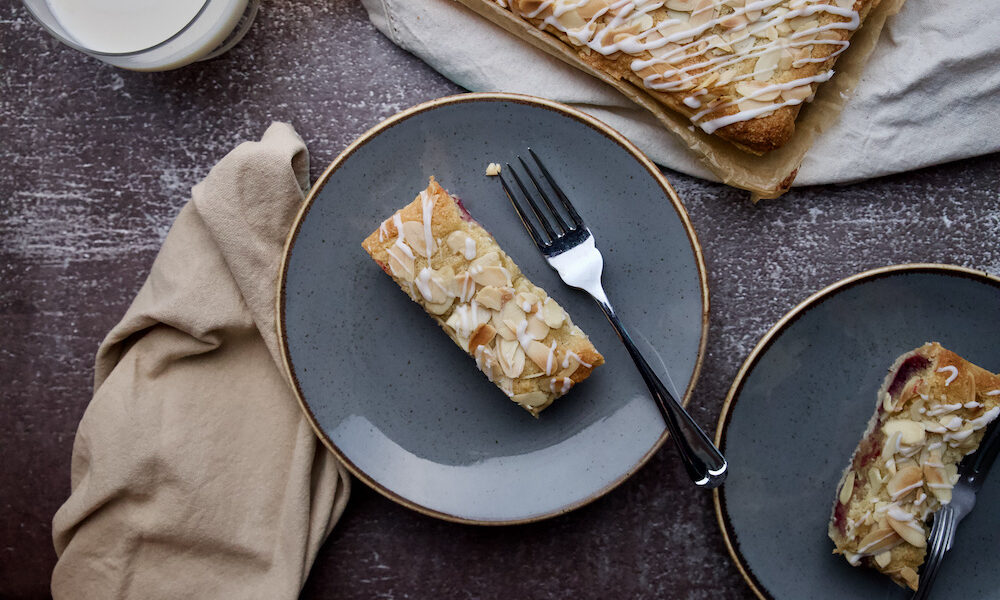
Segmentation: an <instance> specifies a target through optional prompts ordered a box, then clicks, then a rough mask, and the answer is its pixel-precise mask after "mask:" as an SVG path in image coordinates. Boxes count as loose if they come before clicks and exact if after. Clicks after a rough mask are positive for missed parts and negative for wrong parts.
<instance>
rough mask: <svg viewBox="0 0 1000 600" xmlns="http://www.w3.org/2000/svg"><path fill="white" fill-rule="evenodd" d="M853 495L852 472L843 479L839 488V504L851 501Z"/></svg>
mask: <svg viewBox="0 0 1000 600" xmlns="http://www.w3.org/2000/svg"><path fill="white" fill-rule="evenodd" d="M853 493H854V471H851V472H850V473H848V474H847V477H845V478H844V485H843V487H841V488H840V497H839V500H840V503H841V504H847V503H848V502H849V501H850V500H851V494H853Z"/></svg>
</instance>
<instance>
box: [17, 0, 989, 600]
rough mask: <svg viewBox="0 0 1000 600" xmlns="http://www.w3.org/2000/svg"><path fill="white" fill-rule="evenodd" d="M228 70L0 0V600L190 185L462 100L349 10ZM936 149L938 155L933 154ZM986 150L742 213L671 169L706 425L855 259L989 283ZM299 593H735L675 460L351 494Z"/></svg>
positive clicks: (271, 8) (236, 57) (25, 581)
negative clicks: (284, 146) (187, 63)
mask: <svg viewBox="0 0 1000 600" xmlns="http://www.w3.org/2000/svg"><path fill="white" fill-rule="evenodd" d="M258 18H259V22H258V23H256V24H255V25H254V27H253V29H252V30H251V32H250V34H249V36H248V37H247V38H246V40H244V42H243V43H242V44H241V45H239V46H238V47H237V48H236V49H235V50H234V51H233V52H231V53H230V54H228V55H227V56H225V57H223V58H222V59H220V60H217V61H214V62H211V63H207V64H202V65H195V66H191V67H186V68H184V69H181V70H179V71H176V72H169V73H159V74H141V73H129V72H124V71H119V70H117V69H114V68H112V67H108V66H104V65H102V64H101V63H98V62H96V61H94V60H92V59H89V58H87V57H85V56H83V55H81V54H78V53H76V52H73V51H71V50H68V49H66V48H64V47H62V46H60V45H58V44H57V43H56V42H54V41H53V40H51V39H49V38H48V37H47V36H46V35H45V34H44V33H42V31H41V29H40V28H39V27H38V26H37V25H35V24H34V23H33V22H32V21H31V20H30V19H29V17H28V16H27V14H26V12H25V11H24V9H23V8H21V6H20V4H19V3H17V2H15V1H13V0H2V2H0V282H2V284H0V314H2V321H0V374H2V377H3V387H2V388H0V597H2V598H39V597H45V596H46V595H47V590H48V577H49V573H50V572H51V569H52V565H53V564H54V562H55V554H54V552H53V550H52V544H51V541H50V535H51V518H52V515H53V513H54V512H55V510H56V509H57V508H58V506H59V505H60V503H61V502H62V501H63V500H64V499H65V497H66V496H67V494H68V492H69V458H70V451H71V447H72V441H73V432H74V431H75V428H76V424H77V422H78V421H79V419H80V416H81V415H82V414H83V410H84V408H85V406H86V404H87V401H88V399H89V396H90V383H91V362H92V358H93V354H94V351H95V350H96V348H97V345H98V343H99V342H100V340H101V337H102V336H103V335H104V333H105V332H106V331H108V330H109V329H110V328H111V326H112V325H113V324H114V323H115V322H116V320H117V319H118V318H119V316H120V315H121V314H122V313H123V312H124V310H125V308H126V307H127V306H128V304H129V302H130V300H131V298H132V296H133V295H134V294H135V292H136V291H137V290H138V289H139V286H140V284H141V283H142V281H143V279H144V277H145V274H146V271H147V269H148V268H149V266H150V264H151V263H152V260H153V257H154V256H155V254H156V251H157V248H158V247H159V244H160V242H161V241H162V239H163V237H164V236H165V235H166V231H167V229H168V227H169V226H170V223H171V221H172V219H173V217H174V215H175V214H176V213H177V211H178V209H179V208H180V206H181V205H182V204H183V203H184V202H185V201H186V199H187V195H188V190H189V188H190V187H191V186H192V185H193V184H195V183H196V182H197V181H198V180H199V179H200V178H201V177H202V176H204V175H205V173H206V172H207V170H208V168H209V167H210V166H211V164H212V163H213V162H214V161H216V160H217V159H219V158H220V157H221V156H222V155H224V154H225V153H226V152H227V151H228V150H229V149H230V148H231V147H232V146H233V145H235V144H236V143H237V142H239V141H241V140H244V139H250V138H256V137H258V136H259V135H260V134H261V133H262V132H263V131H264V129H265V127H266V125H267V124H268V123H269V122H270V121H271V120H275V119H277V120H286V121H289V122H291V123H292V124H294V125H295V127H296V128H297V129H298V131H299V132H300V133H301V134H302V136H303V137H304V138H305V140H306V141H307V143H308V145H309V147H310V150H311V152H312V173H313V177H315V176H317V175H318V174H319V172H320V171H321V169H322V168H323V167H324V166H325V165H326V164H327V163H328V162H329V161H330V160H331V159H332V158H333V157H334V156H335V155H336V154H337V152H338V151H339V150H341V149H342V148H343V147H344V146H345V145H346V144H347V143H349V142H350V141H351V140H352V139H353V138H355V137H356V136H357V135H359V134H360V133H362V132H363V131H364V130H366V129H367V128H368V127H370V126H372V125H374V124H375V123H376V122H378V121H379V120H381V119H382V118H384V117H387V116H389V115H391V114H393V113H395V112H396V111H398V110H400V109H402V108H406V107H408V106H411V105H413V104H416V103H418V102H421V101H424V100H427V99H430V98H435V97H439V96H443V95H447V94H451V93H455V92H458V91H460V90H459V89H458V88H456V87H455V86H454V85H453V84H451V83H449V82H448V81H446V80H444V79H442V78H441V77H440V76H439V75H437V74H436V73H434V72H432V71H430V70H429V69H428V68H427V67H426V66H425V65H423V64H422V63H420V62H419V61H418V60H416V59H414V58H413V57H412V56H409V55H408V54H406V53H405V52H403V51H401V50H399V49H398V48H396V47H395V46H393V45H392V44H391V43H390V42H389V41H388V40H386V39H384V38H383V37H382V36H381V35H379V34H378V33H377V32H376V31H375V30H374V28H372V26H371V25H370V24H369V23H368V21H367V18H366V16H365V14H364V11H363V10H362V9H361V7H360V6H358V5H356V4H355V3H353V2H319V1H316V2H305V1H294V2H293V1H288V2H280V3H278V2H265V3H264V5H263V8H262V10H261V14H260V16H259V17H258ZM929 143H930V142H929ZM998 162H1000V158H998V157H997V156H992V157H982V158H978V159H973V160H968V161H964V162H961V163H956V164H950V165H944V166H940V167H935V168H931V169H925V170H923V171H919V172H915V173H909V174H904V175H898V176H894V177H889V178H885V179H880V180H877V181H870V182H866V183H860V184H856V185H851V186H845V187H823V188H810V189H804V190H796V191H793V192H792V193H790V194H788V195H787V196H785V197H784V198H782V199H781V200H778V201H773V202H767V203H764V204H762V205H759V206H752V205H750V204H749V203H748V202H747V200H746V196H745V194H743V193H740V192H738V191H736V190H732V189H728V188H725V187H722V186H719V185H714V184H708V183H705V182H702V181H698V180H694V179H691V178H688V177H684V176H680V175H676V174H673V173H668V176H669V177H670V179H671V181H672V182H673V183H674V185H675V187H676V188H677V191H678V193H679V194H680V196H681V198H682V199H683V200H684V201H685V203H686V204H687V207H688V209H689V211H690V213H691V218H692V220H693V222H694V225H695V228H696V229H697V231H698V232H699V235H700V236H701V241H702V244H703V246H704V250H705V254H706V258H707V261H708V265H709V269H710V284H711V287H712V303H713V309H712V321H711V331H710V337H709V345H708V355H707V356H706V360H705V364H704V369H703V371H702V377H701V381H700V384H699V386H698V389H697V392H696V394H695V397H694V400H693V404H692V407H693V412H694V414H695V416H696V418H697V419H698V420H699V421H700V422H701V423H702V424H703V425H704V426H706V427H707V428H710V429H713V430H714V426H715V419H716V417H717V415H718V413H719V409H720V407H721V404H722V401H723V398H724V396H725V392H726V390H727V388H728V385H729V382H730V381H731V380H732V377H733V376H734V375H735V373H736V370H737V369H738V367H739V364H740V362H741V361H742V359H743V358H744V357H745V356H746V354H747V353H748V352H749V350H750V348H751V347H752V346H753V344H754V343H755V341H756V340H757V339H758V338H759V336H760V335H761V334H762V333H763V332H764V331H766V329H767V328H768V327H769V326H770V325H771V324H772V323H773V322H774V321H775V320H776V319H777V318H778V317H780V316H781V315H782V314H784V312H786V311H787V310H788V309H789V308H791V307H792V306H794V305H795V304H796V303H798V302H799V301H801V300H802V299H804V298H805V297H806V296H808V295H809V294H810V293H812V292H813V291H815V290H816V289H818V288H820V287H822V286H824V285H826V284H828V283H831V282H833V281H836V280H837V279H840V278H842V277H844V276H847V275H850V274H852V273H854V272H857V271H859V270H862V269H866V268H870V267H876V266H881V265H886V264H891V263H898V262H909V261H937V262H949V263H956V264H960V265H965V266H971V267H977V268H982V269H986V270H988V271H991V272H994V273H996V272H1000V245H998V243H997V240H998V239H1000V192H998V175H1000V173H998V171H1000V167H998ZM303 597H306V598H321V597H322V598H327V597H337V598H424V597H443V598H466V597H468V598H507V597H526V598H546V597H553V598H555V597H580V598H590V597H592V598H610V597H642V598H688V599H693V600H694V599H697V600H700V599H716V598H737V599H741V598H749V597H750V594H749V592H748V591H747V589H746V588H745V586H744V584H743V582H742V579H741V578H740V576H739V574H738V573H737V571H736V569H735V568H734V567H733V566H732V565H731V563H730V561H729V557H728V555H727V553H726V550H725V547H724V545H723V542H722V538H721V536H720V535H719V533H718V530H717V527H716V524H715V516H714V514H713V512H712V504H711V496H710V495H709V494H706V493H704V492H699V491H695V490H693V489H691V486H690V485H689V484H688V483H687V481H686V478H685V476H684V474H683V471H682V469H681V467H680V465H679V464H678V462H677V460H676V454H675V452H674V450H673V449H672V448H666V449H664V451H663V452H661V454H660V455H659V456H657V457H655V458H654V459H653V460H652V461H651V462H650V464H649V465H648V466H647V467H646V468H645V469H643V470H642V471H641V472H640V473H638V474H637V475H636V476H635V477H634V478H632V479H631V480H630V481H628V482H627V483H625V484H624V485H623V486H622V487H621V488H619V489H618V490H616V491H615V492H613V493H611V494H610V495H608V496H607V497H605V498H604V499H602V500H599V501H598V502H596V503H594V504H592V505H590V506H588V507H585V508H583V509H581V510H579V511H576V512H575V513H572V514H570V515H567V516H564V517H561V518H558V519H554V520H551V521H547V522H543V523H538V524H534V525H529V526H521V527H515V528H501V529H484V528H476V527H468V526H459V525H453V524H448V523H443V522H438V521H434V520H432V519H430V518H428V517H423V516H420V515H418V514H416V513H412V512H410V511H408V510H406V509H404V508H402V507H399V506H397V505H395V504H393V503H391V502H390V501H388V500H385V499H383V498H382V497H381V496H379V495H378V494H376V493H375V492H372V491H370V490H368V489H365V488H364V487H363V486H361V485H358V486H356V488H355V493H354V496H353V498H352V499H351V502H350V505H349V506H348V509H347V512H346V513H345V514H344V517H343V520H342V521H341V522H340V524H339V525H338V526H337V528H336V529H335V530H334V533H333V534H332V536H331V537H330V540H329V541H328V542H327V543H326V545H325V546H324V548H323V550H322V551H321V552H320V555H319V558H318V560H317V563H316V565H315V567H314V568H313V571H312V575H311V576H310V579H309V582H308V583H307V585H306V589H305V591H304V593H303Z"/></svg>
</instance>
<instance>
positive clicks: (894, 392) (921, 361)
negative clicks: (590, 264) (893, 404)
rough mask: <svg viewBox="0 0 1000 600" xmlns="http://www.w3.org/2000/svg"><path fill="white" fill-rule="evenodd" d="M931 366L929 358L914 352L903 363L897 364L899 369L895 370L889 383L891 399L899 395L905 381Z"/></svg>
mask: <svg viewBox="0 0 1000 600" xmlns="http://www.w3.org/2000/svg"><path fill="white" fill-rule="evenodd" d="M929 366H931V361H930V359H927V358H924V357H923V356H920V355H919V354H914V355H913V356H911V357H910V358H908V359H906V360H904V361H903V364H901V365H899V369H898V370H897V371H896V376H895V377H893V378H892V383H890V384H889V389H888V390H887V391H888V392H889V395H890V396H892V398H893V399H895V398H896V397H898V396H899V393H900V392H902V391H903V386H904V385H905V384H906V382H907V381H908V380H909V379H910V377H913V376H914V375H916V374H917V373H919V372H920V371H923V370H924V369H926V368H927V367H929Z"/></svg>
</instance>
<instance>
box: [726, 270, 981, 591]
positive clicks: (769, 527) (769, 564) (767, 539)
mask: <svg viewBox="0 0 1000 600" xmlns="http://www.w3.org/2000/svg"><path fill="white" fill-rule="evenodd" d="M998 325H1000V279H997V278H995V277H992V276H989V275H987V274H985V273H982V272H979V271H972V270H969V269H963V268H961V267H951V266H945V265H900V266H895V267H888V268H885V269H877V270H875V271H869V272H867V273H862V274H860V275H857V276H854V277H851V278H849V279H846V280H844V281H841V282H839V283H837V284H834V285H832V286H830V287H828V288H826V289H825V290H823V291H821V292H819V293H818V294H816V295H814V296H813V297H811V298H809V299H808V300H806V301H805V302H803V303H802V304H800V305H799V306H798V307H796V308H795V309H794V310H793V311H792V312H790V313H789V314H788V315H786V316H785V317H784V318H783V319H782V320H781V321H779V322H778V324H777V325H775V326H774V328H772V329H771V331H769V332H768V333H767V335H765V336H764V338H763V339H762V340H761V342H760V343H759V344H758V345H757V347H756V348H755V349H754V351H753V352H752V353H751V354H750V357H749V358H748V359H747V361H746V363H744V365H743V368H742V369H741V370H740V373H739V375H738V376H737V379H736V382H735V383H734V384H733V387H732V389H731V390H730V393H729V398H728V399H727V400H726V404H725V407H724V408H723V412H722V416H721V418H720V421H719V429H718V432H717V435H716V442H717V443H718V444H719V447H720V448H721V449H722V451H723V452H724V453H725V454H726V457H727V458H728V459H729V464H730V467H731V468H732V474H731V475H730V476H729V479H728V480H727V481H726V485H725V487H724V488H723V489H722V490H721V491H720V492H719V493H717V494H716V512H717V516H718V518H719V524H720V526H721V527H722V530H723V534H724V535H725V536H726V543H727V544H728V546H729V550H730V553H731V554H732V556H733V558H734V560H735V561H736V564H737V566H738V567H739V569H740V571H741V572H742V573H743V575H744V577H746V579H747V582H748V583H749V584H750V586H751V588H752V589H753V590H754V591H755V592H756V593H757V595H758V596H759V597H760V598H768V599H776V600H801V599H802V598H809V599H810V600H904V599H905V598H908V597H909V594H908V593H906V592H904V591H903V590H902V589H900V588H899V587H897V586H896V585H895V584H894V583H892V582H891V581H889V579H888V578H887V577H885V576H883V575H881V574H879V573H877V572H875V571H873V570H870V569H863V568H853V567H851V566H849V565H848V564H847V561H845V560H844V559H843V558H842V557H839V556H835V555H833V554H831V552H832V550H833V542H831V541H830V540H829V539H828V538H827V535H826V530H827V522H828V520H829V518H830V511H831V509H832V507H833V499H834V494H835V493H836V487H837V482H838V481H839V480H840V476H841V473H842V472H843V469H844V468H845V467H846V466H847V462H848V460H849V459H850V457H851V454H852V452H853V451H854V447H855V446H856V445H857V443H858V441H859V440H860V439H861V434H862V432H863V431H864V429H865V427H866V426H867V424H868V419H869V418H870V417H871V415H872V412H873V411H874V410H875V396H876V392H877V391H878V388H879V386H880V385H881V384H882V380H883V378H884V377H885V374H886V371H887V369H888V368H889V366H890V365H891V364H892V363H893V361H894V360H895V359H896V357H897V356H899V355H900V354H903V353H904V352H907V351H909V350H912V349H914V348H916V347H918V346H920V345H921V344H923V343H924V342H931V341H936V342H940V343H941V344H942V345H943V346H944V347H945V348H948V349H949V350H952V351H954V352H957V353H958V354H959V355H961V356H963V357H964V358H966V359H967V360H969V361H971V362H973V363H975V364H978V365H980V366H982V367H984V368H986V369H991V370H993V371H994V372H995V371H998V370H1000V343H997V340H998ZM998 502H1000V471H994V472H993V476H992V477H991V479H990V480H989V481H987V482H986V484H985V485H984V487H983V489H982V491H981V492H980V494H979V499H978V502H977V506H978V509H977V510H976V511H974V512H973V513H972V514H971V515H970V516H969V517H968V518H967V519H966V520H964V521H963V522H962V524H961V525H960V526H959V529H958V532H957V536H956V540H955V547H954V549H953V550H952V551H951V552H950V553H949V555H948V557H947V558H946V559H945V562H944V565H943V567H942V568H941V573H940V576H939V577H938V580H937V583H936V584H935V586H934V590H935V593H934V594H933V597H935V598H962V599H963V600H987V599H995V598H996V597H997V589H1000V570H998V569H997V566H998V561H997V558H996V553H995V552H996V548H998V547H1000V513H998V512H997V511H996V510H994V509H992V508H991V507H993V506H996V504H997V503H998Z"/></svg>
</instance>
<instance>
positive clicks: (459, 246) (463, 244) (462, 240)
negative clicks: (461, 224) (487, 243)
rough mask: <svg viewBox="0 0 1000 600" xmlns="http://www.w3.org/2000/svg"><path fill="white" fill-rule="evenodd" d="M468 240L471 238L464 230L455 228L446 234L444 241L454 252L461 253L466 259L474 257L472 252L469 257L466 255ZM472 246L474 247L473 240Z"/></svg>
mask: <svg viewBox="0 0 1000 600" xmlns="http://www.w3.org/2000/svg"><path fill="white" fill-rule="evenodd" d="M469 240H471V238H470V237H469V236H468V235H467V234H466V233H465V232H464V231H460V230H455V231H452V232H451V233H449V234H448V237H446V238H445V240H444V243H446V244H448V247H449V248H451V249H452V251H453V252H454V253H455V254H461V255H463V256H465V258H466V259H467V260H471V259H473V258H475V253H473V256H472V257H471V258H470V257H469V256H467V255H466V250H467V249H468V247H469ZM472 247H473V249H475V241H473V242H472Z"/></svg>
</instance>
